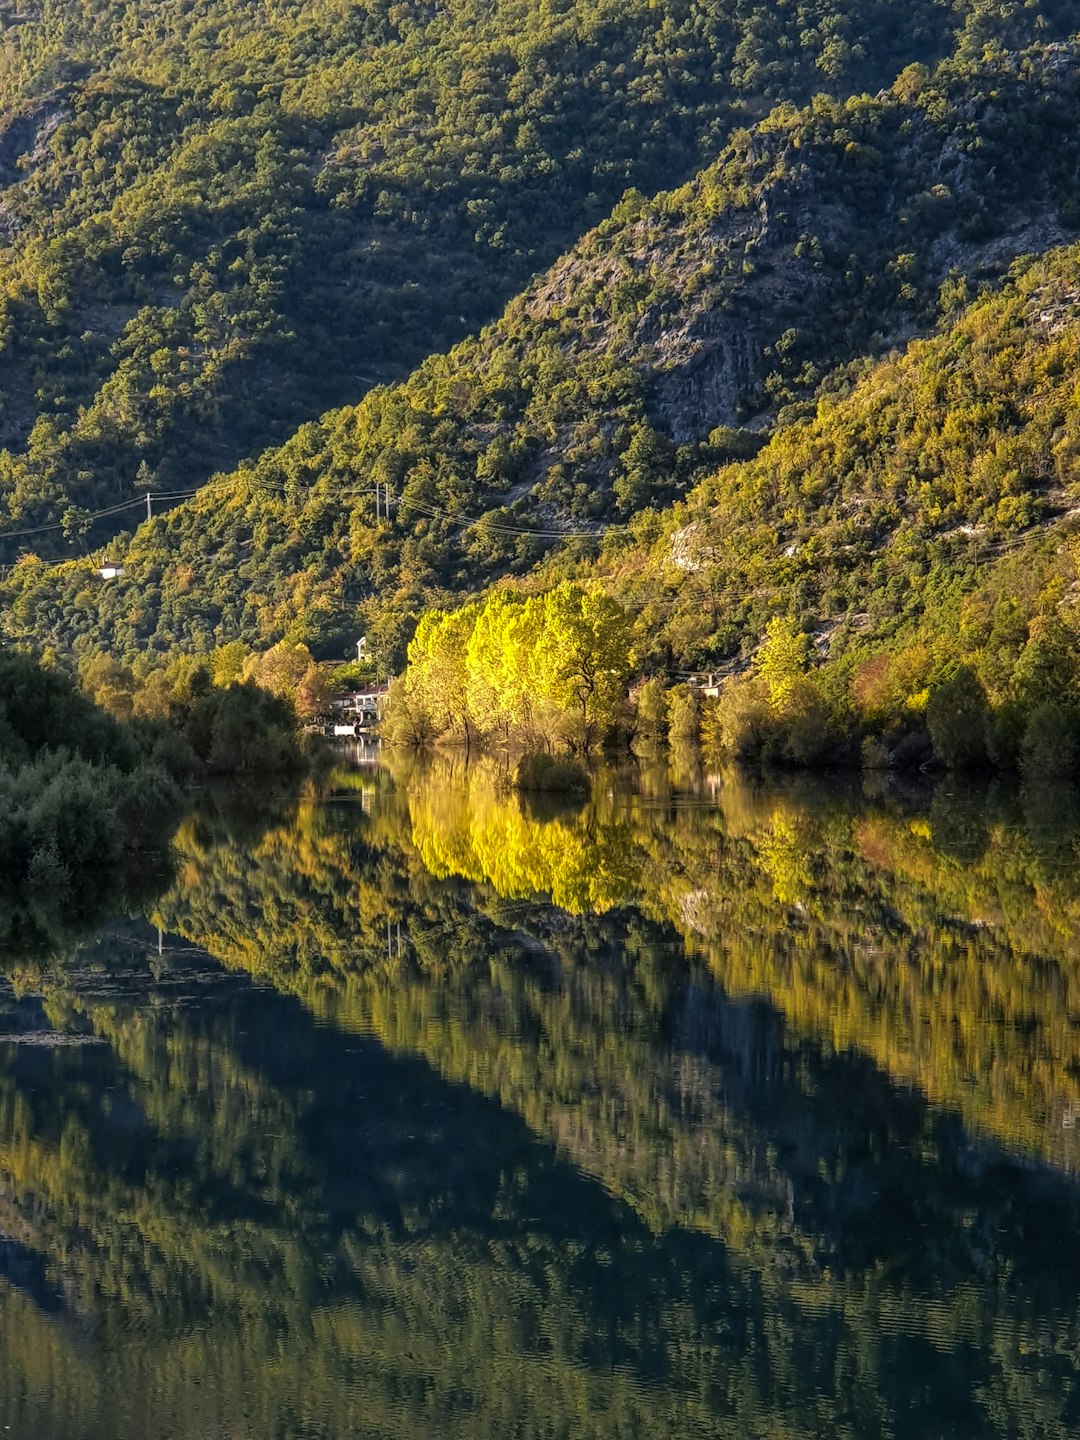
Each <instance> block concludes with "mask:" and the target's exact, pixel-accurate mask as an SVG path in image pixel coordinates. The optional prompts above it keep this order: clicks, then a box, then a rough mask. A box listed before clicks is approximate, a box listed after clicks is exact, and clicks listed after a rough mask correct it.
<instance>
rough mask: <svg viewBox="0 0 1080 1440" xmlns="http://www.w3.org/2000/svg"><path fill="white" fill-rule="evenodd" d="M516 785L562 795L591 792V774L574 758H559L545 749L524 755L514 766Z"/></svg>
mask: <svg viewBox="0 0 1080 1440" xmlns="http://www.w3.org/2000/svg"><path fill="white" fill-rule="evenodd" d="M513 783H514V789H515V790H524V791H534V792H541V793H548V794H561V795H587V794H588V793H589V776H588V773H587V772H586V771H585V769H584V768H583V767H582V766H581V765H579V764H577V762H576V761H574V760H557V759H556V758H555V756H554V755H547V754H545V753H544V752H542V751H538V752H532V751H530V753H529V754H527V755H523V756H522V757H521V759H520V760H519V761H518V763H517V765H516V766H515V768H514V782H513Z"/></svg>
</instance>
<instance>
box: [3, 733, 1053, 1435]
mask: <svg viewBox="0 0 1080 1440" xmlns="http://www.w3.org/2000/svg"><path fill="white" fill-rule="evenodd" d="M878 789H879V792H880V793H878V794H876V795H875V794H867V793H865V792H864V790H863V788H862V787H861V786H859V785H854V786H853V785H844V786H841V785H838V784H823V783H810V782H807V781H798V782H793V781H787V782H773V783H770V784H764V783H757V784H754V783H751V782H748V781H747V780H746V779H740V778H738V777H737V776H734V775H724V776H716V777H702V776H701V775H700V774H698V773H697V772H696V771H695V770H694V768H693V765H692V763H691V762H690V761H686V762H684V764H683V766H682V768H681V769H680V768H679V767H678V766H676V767H675V768H674V769H673V768H671V767H669V766H668V765H667V764H664V765H660V764H656V765H654V766H645V767H643V768H642V769H641V770H640V771H638V772H635V773H634V774H633V775H624V774H617V773H615V772H610V773H608V772H604V773H601V774H600V775H599V776H598V778H597V783H596V786H595V789H594V797H593V799H592V800H591V801H590V802H589V803H588V804H587V805H585V806H583V807H581V808H578V809H569V810H568V809H560V808H559V807H558V806H552V805H551V804H545V805H539V806H537V805H531V804H527V803H523V802H521V801H519V800H518V799H517V798H515V797H513V796H511V795H508V794H506V793H505V792H504V790H503V788H502V786H501V784H500V774H499V767H498V765H497V764H496V763H495V762H493V761H490V760H488V761H480V762H474V763H473V764H471V765H469V766H466V765H464V763H463V762H462V761H460V760H456V761H451V760H449V759H440V760H437V761H435V762H432V763H430V764H419V763H413V762H410V761H407V760H402V759H400V758H393V759H391V761H390V762H389V768H379V767H375V768H370V767H369V768H365V769H355V770H342V771H339V772H335V774H333V775H332V776H331V777H330V778H329V779H328V780H326V781H324V782H320V784H318V785H314V784H313V785H312V786H310V787H309V790H308V792H306V793H305V794H304V795H303V796H302V797H301V798H300V799H299V800H298V801H292V802H290V801H288V800H282V801H281V802H280V803H279V804H278V805H277V807H276V808H274V807H271V808H269V809H268V810H267V811H266V812H265V813H263V812H260V810H259V809H257V808H255V809H253V808H252V807H251V806H250V805H249V806H248V808H247V810H246V811H242V810H238V809H237V806H236V804H235V803H230V804H222V803H220V802H219V803H218V804H217V805H216V806H215V805H213V804H208V805H207V806H206V807H204V808H203V809H202V810H201V811H200V812H199V813H197V814H196V815H193V816H192V817H191V818H190V819H189V820H188V821H187V822H186V823H185V825H184V826H183V828H182V829H181V831H180V833H179V835H178V837H177V865H176V876H175V880H174V881H173V883H172V885H171V888H170V889H169V890H168V892H167V893H165V894H163V895H161V896H160V897H159V898H158V900H157V901H156V902H155V904H154V905H153V907H152V908H151V910H150V912H149V913H148V915H147V916H146V917H145V919H136V920H125V921H117V922H116V923H115V924H113V925H112V926H111V927H109V929H108V931H107V932H106V933H105V934H103V935H98V936H91V937H88V938H87V940H86V941H84V943H83V944H82V945H80V946H78V947H76V948H73V949H72V950H71V951H70V953H67V954H62V955H59V956H57V957H56V958H55V960H54V961H53V962H51V963H47V964H46V963H43V962H42V961H41V960H40V958H35V959H34V960H32V961H31V960H30V959H29V958H24V959H23V960H22V961H20V960H19V958H18V957H15V958H13V959H10V960H9V961H8V962H7V971H8V981H7V985H6V989H5V995H6V999H5V1000H4V1001H3V1009H4V1011H5V1013H4V1015H3V1016H2V1017H0V1032H2V1036H3V1038H2V1039H0V1367H2V1368H0V1423H2V1424H4V1425H7V1426H9V1427H10V1430H11V1433H13V1434H14V1435H17V1436H34V1437H40V1440H60V1437H71V1436H86V1437H88V1440H98V1437H102V1440H104V1437H106V1436H108V1437H118V1440H136V1437H140V1440H141V1437H145V1436H151V1435H152V1436H155V1437H156V1436H161V1437H173V1436H174V1437H177V1440H180V1437H183V1440H188V1437H192V1440H194V1437H196V1436H198V1437H204V1436H219V1435H222V1436H223V1435H229V1436H230V1437H238V1436H244V1437H252V1440H256V1437H258V1440H265V1437H279V1436H280V1437H286V1436H288V1437H303V1440H309V1437H310V1440H314V1437H325V1440H331V1437H333V1440H339V1437H346V1436H365V1437H366V1436H371V1437H375V1436H378V1437H390V1436H392V1437H414V1436H428V1435H430V1436H440V1437H443V1436H446V1437H457V1436H461V1437H484V1436H491V1437H496V1436H500V1437H502V1436H523V1437H532V1436H537V1437H539V1436H567V1437H576V1436H581V1437H585V1436H589V1437H604V1440H606V1437H612V1440H614V1437H619V1440H624V1437H628V1436H641V1437H654V1436H672V1437H698V1436H701V1437H704V1436H714V1435H723V1436H727V1435H731V1436H733V1437H734V1436H738V1437H743V1436H762V1437H765V1436H768V1437H788V1436H790V1437H795V1436H800V1437H801V1436H807V1435H812V1436H818V1435H820V1436H829V1437H833V1436H851V1437H863V1436H867V1437H878V1436H882V1437H883V1436H892V1437H905V1440H907V1437H910V1440H924V1437H928V1436H949V1437H967V1436H971V1437H977V1436H979V1437H981V1436H997V1435H1000V1436H1011V1435H1016V1434H1023V1435H1030V1436H1040V1437H1041V1436H1047V1437H1058V1436H1060V1437H1066V1436H1071V1435H1075V1434H1076V1433H1077V1431H1078V1429H1080V1388H1078V1383H1077V1382H1078V1378H1080V1348H1078V1347H1080V1239H1078V1238H1077V1237H1078V1236H1080V1138H1078V1133H1077V1132H1078V1129H1080V994H1078V989H1080V869H1078V867H1077V864H1076V860H1077V841H1078V839H1080V810H1078V809H1077V807H1076V805H1075V802H1074V801H1073V800H1071V799H1070V798H1069V797H1067V796H1066V797H1064V798H1063V797H1062V795H1061V794H1060V793H1057V794H1054V795H1052V796H1048V795H1043V794H1039V793H1036V792H1017V793H1014V794H1005V793H1002V794H992V793H991V794H978V795H976V794H971V793H965V792H963V791H961V790H960V788H959V787H957V786H952V785H943V786H939V787H938V788H937V789H936V790H935V791H933V792H930V791H926V792H919V793H912V794H906V795H905V794H903V793H900V792H898V791H897V790H896V789H895V788H893V789H890V788H889V787H887V786H880V787H878ZM950 792H952V793H950ZM158 927H160V932H159V928H158ZM159 933H160V936H161V941H160V945H159V939H158V937H159ZM159 951H160V953H159Z"/></svg>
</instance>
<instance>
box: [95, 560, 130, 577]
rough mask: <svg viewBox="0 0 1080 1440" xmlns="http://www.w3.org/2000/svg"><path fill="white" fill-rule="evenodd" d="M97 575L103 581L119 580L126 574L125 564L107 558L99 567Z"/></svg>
mask: <svg viewBox="0 0 1080 1440" xmlns="http://www.w3.org/2000/svg"><path fill="white" fill-rule="evenodd" d="M97 573H98V574H99V575H100V576H101V578H102V579H103V580H119V579H120V577H121V575H123V573H124V566H123V562H122V561H120V560H110V559H109V558H108V557H106V558H105V559H104V560H102V562H101V564H100V565H99V566H98V567H97Z"/></svg>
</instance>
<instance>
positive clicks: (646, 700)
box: [634, 675, 668, 745]
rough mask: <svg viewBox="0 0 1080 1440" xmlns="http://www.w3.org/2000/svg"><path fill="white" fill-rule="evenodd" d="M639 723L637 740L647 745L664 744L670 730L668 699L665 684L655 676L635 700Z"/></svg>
mask: <svg viewBox="0 0 1080 1440" xmlns="http://www.w3.org/2000/svg"><path fill="white" fill-rule="evenodd" d="M634 715H635V719H636V721H637V730H636V734H635V738H636V739H637V740H640V741H642V742H643V743H644V744H646V745H659V744H662V743H663V741H664V739H665V737H666V735H667V728H668V699H667V691H666V690H665V689H664V682H663V681H662V680H660V679H658V678H657V676H655V675H654V676H653V677H652V679H650V680H646V681H645V683H644V684H643V685H642V686H641V687H640V689H639V690H638V692H637V696H636V697H635V700H634Z"/></svg>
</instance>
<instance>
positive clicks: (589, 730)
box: [530, 581, 633, 750]
mask: <svg viewBox="0 0 1080 1440" xmlns="http://www.w3.org/2000/svg"><path fill="white" fill-rule="evenodd" d="M532 604H535V606H536V610H537V611H538V618H539V619H540V624H539V625H538V626H537V630H536V640H535V644H534V650H533V654H534V658H535V677H536V689H537V693H538V695H539V696H540V697H542V698H543V699H544V700H546V701H547V702H548V703H549V704H550V705H551V706H552V707H553V708H554V709H555V710H556V711H558V712H560V713H561V714H562V715H564V716H567V717H569V716H571V715H573V716H574V717H575V721H576V723H575V725H574V727H573V729H574V730H576V732H577V733H576V736H575V738H576V740H577V741H578V743H579V744H580V745H581V747H582V749H585V750H588V749H589V748H590V747H591V746H592V745H593V743H594V742H595V741H596V740H597V739H599V738H602V737H603V735H604V734H605V733H606V732H607V731H609V730H610V729H611V727H612V726H613V725H614V724H615V722H616V720H617V719H618V717H619V715H620V713H621V711H622V710H623V707H624V702H625V698H626V687H627V682H628V680H629V676H630V665H631V658H632V647H633V627H632V622H631V619H630V616H629V615H628V614H627V613H626V611H625V610H623V609H622V607H621V606H620V605H618V604H616V602H615V601H614V600H612V599H611V598H610V596H608V595H605V594H604V593H603V592H602V591H601V590H597V589H586V588H585V587H584V586H581V585H575V584H571V583H570V582H569V581H564V582H563V583H562V584H561V585H558V586H556V588H555V589H554V590H549V591H548V592H547V594H546V595H543V596H539V597H537V600H536V601H535V602H531V603H530V608H531V606H532Z"/></svg>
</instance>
